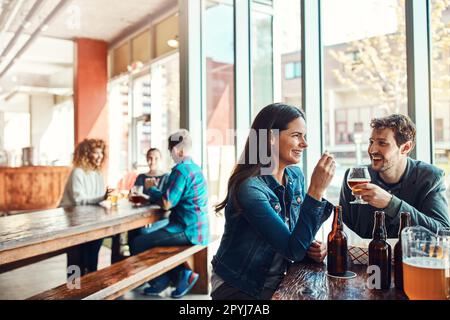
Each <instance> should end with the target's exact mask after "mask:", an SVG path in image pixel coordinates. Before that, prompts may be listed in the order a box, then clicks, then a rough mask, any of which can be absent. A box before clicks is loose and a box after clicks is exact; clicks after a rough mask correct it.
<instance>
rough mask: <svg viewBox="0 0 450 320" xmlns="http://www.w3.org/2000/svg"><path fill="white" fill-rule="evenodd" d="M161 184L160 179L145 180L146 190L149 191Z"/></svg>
mask: <svg viewBox="0 0 450 320" xmlns="http://www.w3.org/2000/svg"><path fill="white" fill-rule="evenodd" d="M158 183H159V179H156V178H146V179H145V183H144V184H145V189H149V188H151V187H157V186H158Z"/></svg>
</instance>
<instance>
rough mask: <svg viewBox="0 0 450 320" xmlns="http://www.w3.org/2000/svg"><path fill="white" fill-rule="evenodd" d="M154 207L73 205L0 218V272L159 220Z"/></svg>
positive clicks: (158, 212)
mask: <svg viewBox="0 0 450 320" xmlns="http://www.w3.org/2000/svg"><path fill="white" fill-rule="evenodd" d="M163 215H164V212H162V211H161V210H160V209H159V207H157V206H144V207H137V208H136V207H133V206H132V205H131V204H130V203H126V202H122V203H120V205H119V206H117V207H104V206H77V207H70V208H64V209H63V208H58V209H52V210H45V211H34V212H29V213H24V214H20V215H14V216H6V217H0V272H5V271H8V270H11V269H13V268H16V267H19V266H22V265H26V264H29V263H33V262H37V261H40V260H42V259H44V258H48V257H51V256H54V255H56V254H60V253H64V252H65V250H66V249H68V248H70V247H74V246H76V245H78V244H82V243H85V242H89V241H92V240H96V239H102V238H105V237H109V236H112V235H116V234H119V233H122V232H125V231H128V230H133V229H136V228H139V227H143V226H145V225H147V224H150V223H153V222H155V221H157V220H160V219H161V217H162V216H163Z"/></svg>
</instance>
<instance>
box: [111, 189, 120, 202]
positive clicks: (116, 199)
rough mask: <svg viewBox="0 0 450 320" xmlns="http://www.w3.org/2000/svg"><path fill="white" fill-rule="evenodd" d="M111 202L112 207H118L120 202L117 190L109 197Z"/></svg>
mask: <svg viewBox="0 0 450 320" xmlns="http://www.w3.org/2000/svg"><path fill="white" fill-rule="evenodd" d="M109 200H110V201H111V205H112V206H117V203H118V201H119V193H118V192H117V191H116V190H114V191H113V192H111V194H110V195H109Z"/></svg>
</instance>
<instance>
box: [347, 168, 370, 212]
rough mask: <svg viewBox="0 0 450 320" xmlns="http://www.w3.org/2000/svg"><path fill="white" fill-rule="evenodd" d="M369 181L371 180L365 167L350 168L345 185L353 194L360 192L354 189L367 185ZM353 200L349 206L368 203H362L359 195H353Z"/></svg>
mask: <svg viewBox="0 0 450 320" xmlns="http://www.w3.org/2000/svg"><path fill="white" fill-rule="evenodd" d="M370 181H371V178H370V174H369V170H368V169H367V167H354V168H351V169H350V172H349V173H348V176H347V185H348V187H349V188H350V189H351V190H352V191H353V192H354V191H360V189H356V188H355V187H356V186H357V185H360V184H365V183H369V182H370ZM355 198H356V199H355V200H354V201H351V202H350V203H351V204H368V202H366V201H364V200H363V199H362V197H361V196H359V195H355Z"/></svg>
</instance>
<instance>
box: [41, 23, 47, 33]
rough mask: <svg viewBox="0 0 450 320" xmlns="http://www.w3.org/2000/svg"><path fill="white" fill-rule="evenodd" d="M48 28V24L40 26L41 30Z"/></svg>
mask: <svg viewBox="0 0 450 320" xmlns="http://www.w3.org/2000/svg"><path fill="white" fill-rule="evenodd" d="M47 30H48V24H44V25H43V26H42V27H41V31H42V32H45V31H47Z"/></svg>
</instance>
